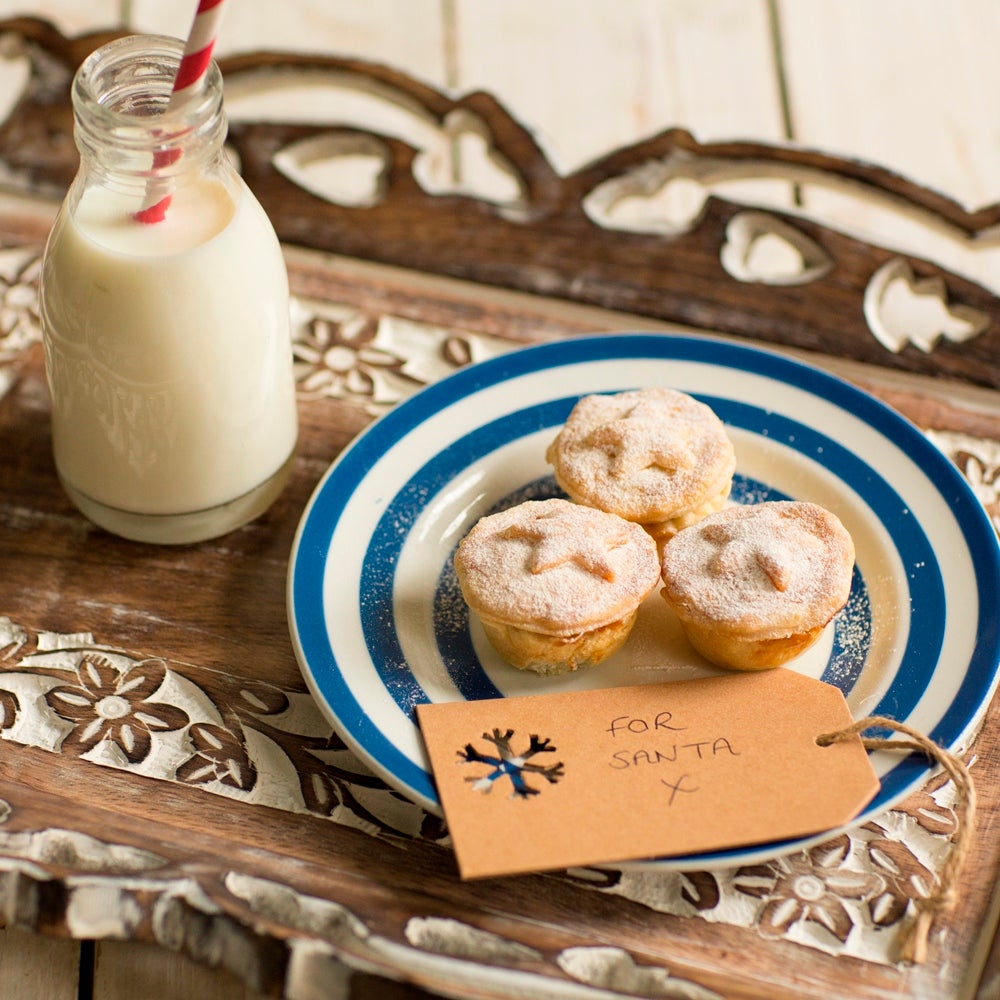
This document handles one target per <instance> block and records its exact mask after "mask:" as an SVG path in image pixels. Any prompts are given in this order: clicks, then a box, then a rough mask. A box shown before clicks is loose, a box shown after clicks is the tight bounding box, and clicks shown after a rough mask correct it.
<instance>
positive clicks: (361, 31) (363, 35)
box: [0, 0, 444, 85]
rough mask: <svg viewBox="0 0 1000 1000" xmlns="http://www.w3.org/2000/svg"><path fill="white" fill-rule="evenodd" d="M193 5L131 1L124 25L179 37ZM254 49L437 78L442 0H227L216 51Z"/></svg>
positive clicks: (440, 64) (439, 75)
mask: <svg viewBox="0 0 1000 1000" xmlns="http://www.w3.org/2000/svg"><path fill="white" fill-rule="evenodd" d="M0 2H2V0H0ZM195 6H196V4H195V3H176V2H174V3H163V0H133V2H132V4H131V16H130V20H129V25H130V27H131V28H133V29H134V30H135V31H141V32H158V33H162V34H168V35H174V36H176V37H178V38H183V37H185V36H186V35H187V32H188V29H189V28H190V26H191V17H192V14H193V12H194V9H195ZM258 49H266V50H277V51H288V52H322V53H328V54H331V55H339V56H355V57H361V58H364V59H370V60H373V61H376V62H384V63H388V64H390V65H392V66H395V67H397V68H398V69H404V70H406V71H407V72H409V73H412V74H414V75H415V76H417V77H419V78H421V79H424V80H428V81H430V82H433V83H436V84H438V85H440V84H441V83H442V82H443V80H444V75H443V73H444V69H443V67H444V61H443V59H444V55H443V54H444V43H443V40H442V19H441V4H440V0H406V2H405V3H400V2H399V0H365V2H364V3H357V2H356V0H283V2H282V3H267V4H265V3H259V2H249V3H248V2H243V3H238V2H235V0H234V2H231V3H228V4H227V7H226V10H225V13H224V14H223V20H222V26H221V29H220V33H219V39H218V42H217V44H216V52H217V53H218V54H219V55H226V54H228V53H233V52H252V51H255V50H258Z"/></svg>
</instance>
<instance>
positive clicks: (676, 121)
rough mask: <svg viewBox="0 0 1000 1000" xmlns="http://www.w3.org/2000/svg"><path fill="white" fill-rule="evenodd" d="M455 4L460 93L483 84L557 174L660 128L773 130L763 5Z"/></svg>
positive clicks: (724, 0) (759, 135)
mask: <svg viewBox="0 0 1000 1000" xmlns="http://www.w3.org/2000/svg"><path fill="white" fill-rule="evenodd" d="M455 7H456V25H455V38H456V48H457V52H456V57H455V58H456V63H457V65H456V69H455V73H454V78H455V82H456V86H457V88H458V89H459V90H461V91H469V90H473V89H477V88H483V89H486V90H489V91H491V92H492V93H493V94H494V95H495V96H497V97H498V98H499V99H500V100H501V101H502V102H503V103H504V104H505V106H506V107H507V108H508V110H510V111H511V112H512V113H513V114H514V115H515V117H517V118H518V119H519V120H521V121H522V122H523V123H524V124H526V125H528V126H529V127H531V128H532V130H533V131H534V133H535V135H536V137H537V138H538V140H539V142H540V144H541V145H542V147H543V149H544V150H545V151H546V154H547V155H548V157H549V159H550V161H551V162H552V163H553V165H554V166H555V167H556V168H557V169H558V170H560V171H563V172H568V171H570V170H573V169H575V168H577V167H579V166H580V165H582V164H583V163H585V162H587V161H589V160H591V159H593V158H594V157H596V156H599V155H600V154H602V153H605V152H608V151H610V150H612V149H615V148H617V147H619V146H622V145H626V144H628V143H632V142H634V141H636V140H638V139H641V138H645V137H647V136H649V135H652V134H655V133H656V132H659V131H661V130H662V129H664V128H668V127H670V126H675V125H677V126H683V127H685V128H688V129H690V130H691V131H692V132H694V134H695V135H696V137H697V138H699V139H702V140H709V139H719V138H754V139H767V140H780V139H781V138H782V137H783V128H782V113H781V103H780V91H779V86H778V81H777V77H776V73H775V67H774V62H773V53H772V47H771V34H770V23H769V20H768V12H767V4H766V2H765V0H753V2H748V0H713V2H711V3H703V2H698V0H677V2H672V3H664V2H662V0H588V2H586V3H580V2H579V0H545V2H544V3H538V2H537V0H477V2H476V3H461V2H458V3H456V5H455Z"/></svg>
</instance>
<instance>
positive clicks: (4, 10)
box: [0, 0, 122, 35]
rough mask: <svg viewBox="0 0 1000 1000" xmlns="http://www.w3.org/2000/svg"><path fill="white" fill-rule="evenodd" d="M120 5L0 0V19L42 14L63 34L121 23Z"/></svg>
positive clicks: (101, 0)
mask: <svg viewBox="0 0 1000 1000" xmlns="http://www.w3.org/2000/svg"><path fill="white" fill-rule="evenodd" d="M121 7H122V3H121V0H87V2H86V3H80V0H34V2H31V3H29V2H27V0H0V19H3V18H8V17H23V16H25V15H28V16H31V17H42V18H45V19H46V20H48V21H51V22H52V23H53V24H54V25H55V26H56V27H57V28H59V29H60V30H61V31H62V32H63V34H66V35H77V34H81V33H82V32H85V31H96V30H99V29H104V28H113V27H115V26H116V25H118V24H121Z"/></svg>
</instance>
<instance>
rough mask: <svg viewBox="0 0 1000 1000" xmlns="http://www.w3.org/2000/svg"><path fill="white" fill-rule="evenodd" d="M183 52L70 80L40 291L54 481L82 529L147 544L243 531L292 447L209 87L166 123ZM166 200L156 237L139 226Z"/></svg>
mask: <svg viewBox="0 0 1000 1000" xmlns="http://www.w3.org/2000/svg"><path fill="white" fill-rule="evenodd" d="M181 50H182V46H181V43H179V42H175V41H174V40H172V39H165V38H151V37H148V36H147V37H142V38H126V39H120V40H118V41H116V42H112V43H110V44H109V45H107V46H104V47H103V48H101V49H99V50H97V52H95V53H94V54H93V55H91V56H90V57H89V58H88V59H87V60H86V61H85V62H84V64H83V65H82V66H81V68H80V70H79V72H78V74H77V77H76V79H75V80H74V89H73V102H74V113H75V135H76V139H77V145H78V146H79V148H80V153H81V168H80V172H79V174H78V175H77V177H76V179H75V181H74V182H73V185H72V187H71V189H70V191H69V193H68V195H67V197H66V201H65V203H64V204H63V206H62V209H61V210H60V213H59V215H58V217H57V219H56V222H55V224H54V226H53V229H52V233H51V234H50V237H49V241H48V244H47V246H46V251H45V256H44V261H43V266H42V278H41V295H40V304H41V314H42V323H43V333H44V344H45V355H46V369H47V374H48V380H49V386H50V390H51V396H52V439H53V452H54V457H55V464H56V469H57V471H58V474H59V477H60V479H61V481H62V483H63V486H64V488H65V489H66V492H67V494H68V495H69V496H70V498H71V499H72V500H73V502H74V503H75V504H76V505H77V506H78V507H79V508H80V510H81V511H83V513H84V514H86V515H87V516H88V517H89V518H90V519H91V520H92V521H94V522H95V523H97V524H99V525H101V526H102V527H104V528H107V529H108V530H110V531H112V532H115V533H117V534H120V535H123V536H125V537H129V538H134V539H139V540H143V541H152V542H193V541H198V540H201V539H204V538H208V537H212V536H215V535H219V534H222V533H224V532H226V531H229V530H231V529H233V528H235V527H237V526H238V525H240V524H242V523H244V522H246V521H247V520H250V519H251V518H253V517H256V516H257V515H258V514H260V513H261V512H262V511H263V510H264V509H266V507H267V506H269V505H270V503H271V502H272V501H273V500H274V498H275V497H276V496H277V494H278V493H279V492H280V490H281V488H282V486H283V484H284V481H285V479H286V477H287V473H288V470H289V467H290V463H291V458H292V452H293V449H294V447H295V441H296V434H297V418H296V408H295V392H294V383H293V376H292V359H291V343H290V336H289V308H288V284H287V276H286V272H285V267H284V262H283V259H282V255H281V250H280V247H279V244H278V241H277V238H276V237H275V235H274V231H273V228H272V227H271V225H270V222H269V221H268V219H267V216H266V215H265V213H264V211H263V209H262V208H261V207H260V205H259V204H258V202H257V201H256V199H255V198H254V196H253V195H252V194H251V192H250V190H249V189H248V188H247V187H246V185H245V184H244V183H243V182H242V180H241V179H240V178H239V176H238V175H237V174H236V172H235V171H234V170H233V169H232V168H231V166H230V165H229V163H228V161H227V160H226V158H225V157H224V155H223V153H222V142H223V139H224V135H225V121H224V118H223V114H222V101H221V78H220V76H219V73H218V69H217V68H216V67H215V66H214V65H213V67H212V68H211V69H210V70H209V74H208V77H207V79H206V85H205V87H204V88H203V90H202V92H201V93H200V94H199V95H198V96H197V97H195V98H194V99H193V101H192V102H191V103H190V104H188V105H185V106H183V107H181V108H179V109H177V110H176V111H174V109H170V110H168V111H164V108H165V107H166V102H167V100H168V98H169V93H170V87H171V82H172V79H173V73H174V72H175V70H176V66H177V62H178V61H179V59H180V55H181ZM165 192H167V193H169V196H170V203H169V208H168V210H167V211H166V215H165V217H164V218H163V220H162V221H159V222H156V223H153V224H148V223H143V222H139V221H137V219H136V217H135V215H136V212H137V211H139V210H140V209H141V208H142V207H143V206H144V205H145V204H147V203H148V201H149V199H150V198H151V197H157V196H161V195H162V194H164V193H165Z"/></svg>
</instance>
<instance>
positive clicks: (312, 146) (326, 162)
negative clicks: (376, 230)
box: [272, 135, 389, 208]
mask: <svg viewBox="0 0 1000 1000" xmlns="http://www.w3.org/2000/svg"><path fill="white" fill-rule="evenodd" d="M388 161H389V153H388V150H387V149H386V148H385V146H384V145H383V144H382V143H381V142H379V141H378V140H377V139H375V138H373V137H371V136H365V135H319V136H314V137H312V138H310V139H302V140H300V141H299V142H295V143H292V144H291V145H288V146H285V147H284V148H283V149H281V150H279V151H278V152H277V153H276V154H275V155H274V158H273V160H272V162H273V164H274V168H275V169H276V170H277V171H279V172H280V173H281V174H283V175H284V176H285V177H287V178H288V179H289V180H290V181H291V182H292V183H293V184H297V185H298V186H299V187H301V188H304V189H305V190H306V191H309V192H311V193H312V194H314V195H316V197H318V198H322V199H324V201H329V202H332V203H333V204H335V205H343V206H345V207H346V208H370V207H371V206H373V205H377V204H378V203H379V202H380V201H381V200H382V198H383V196H384V193H385V174H386V170H387V168H388Z"/></svg>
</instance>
